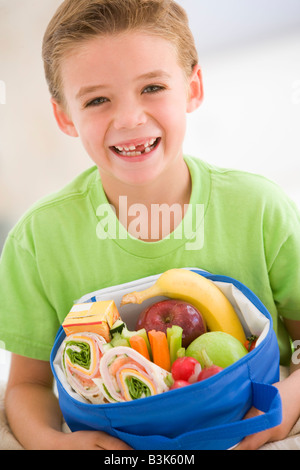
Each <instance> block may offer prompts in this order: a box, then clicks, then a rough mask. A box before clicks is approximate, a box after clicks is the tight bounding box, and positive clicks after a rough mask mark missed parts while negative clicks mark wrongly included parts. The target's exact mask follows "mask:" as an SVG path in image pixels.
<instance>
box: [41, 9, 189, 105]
mask: <svg viewBox="0 0 300 470" xmlns="http://www.w3.org/2000/svg"><path fill="white" fill-rule="evenodd" d="M127 31H142V32H145V33H149V34H153V35H157V36H159V37H161V38H163V39H166V40H169V41H170V42H171V43H172V44H173V45H174V46H175V47H176V50H177V51H178V60H179V65H180V66H181V67H182V68H183V70H184V72H185V73H186V75H187V76H190V75H191V73H192V70H193V68H194V66H195V65H196V64H197V63H198V54H197V50H196V46H195V42H194V38H193V35H192V33H191V30H190V28H189V22H188V17H187V14H186V12H185V10H184V9H183V8H182V7H181V6H180V5H178V4H177V3H176V2H175V1H173V0H65V1H64V2H63V3H62V4H61V5H60V7H59V8H58V9H57V11H56V13H55V15H54V16H53V18H52V20H51V21H50V23H49V25H48V27H47V29H46V32H45V35H44V40H43V48H42V55H43V60H44V68H45V76H46V80H47V83H48V87H49V91H50V94H51V95H52V97H53V98H55V99H56V100H57V101H58V102H63V90H62V80H61V74H60V64H61V61H62V59H63V57H64V56H65V54H66V53H68V52H70V51H72V50H73V49H74V48H75V47H76V45H79V44H80V43H82V42H84V41H87V40H89V39H91V38H93V37H95V36H99V35H108V34H117V33H120V32H127ZM154 52H155V51H154ZM157 52H158V51H156V53H157Z"/></svg>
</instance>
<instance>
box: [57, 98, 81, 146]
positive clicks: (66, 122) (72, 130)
mask: <svg viewBox="0 0 300 470" xmlns="http://www.w3.org/2000/svg"><path fill="white" fill-rule="evenodd" d="M51 104H52V108H53V113H54V117H55V119H56V122H57V124H58V127H59V128H60V129H61V130H62V131H63V132H64V133H65V134H67V135H69V136H71V137H78V132H77V130H76V127H75V125H74V123H73V121H72V119H71V118H70V116H69V114H68V113H67V111H66V110H65V109H64V107H63V105H62V104H60V103H58V102H57V101H56V100H55V99H54V98H51Z"/></svg>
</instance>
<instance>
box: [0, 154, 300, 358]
mask: <svg viewBox="0 0 300 470" xmlns="http://www.w3.org/2000/svg"><path fill="white" fill-rule="evenodd" d="M185 159H186V162H187V164H188V167H189V170H190V173H191V178H192V194H191V200H190V205H189V209H188V211H187V212H186V215H185V216H184V218H183V221H182V223H181V224H180V225H178V226H177V228H176V229H175V230H174V232H173V233H171V235H170V236H168V237H166V238H164V239H163V240H160V241H156V242H151V243H149V242H143V241H141V240H139V239H137V238H135V237H132V236H130V235H129V234H128V233H127V232H126V231H125V229H124V227H123V225H122V224H120V223H119V221H118V220H117V218H116V216H115V213H114V211H113V209H112V208H111V207H110V206H109V204H108V201H107V199H106V196H105V193H104V190H103V188H102V185H101V180H100V175H99V172H98V169H97V168H96V167H93V168H90V169H89V170H87V171H85V172H84V173H82V174H81V175H80V176H79V177H77V178H76V179H75V180H74V181H73V182H72V183H70V184H69V185H68V186H66V187H65V188H64V189H62V190H61V191H59V192H57V193H56V194H54V195H51V196H49V197H47V198H44V199H43V200H41V201H39V202H38V203H37V204H35V205H34V206H33V207H32V208H31V209H30V210H29V211H28V212H27V213H26V214H25V215H24V217H22V219H21V220H20V221H19V222H18V223H17V224H16V226H15V227H14V229H13V230H12V231H11V232H10V233H9V235H8V238H7V240H6V243H5V246H4V248H3V252H2V256H1V260H0V299H1V301H0V340H1V341H2V342H4V344H5V347H6V348H7V349H8V350H10V351H12V352H15V353H17V354H20V355H23V356H28V357H32V358H36V359H41V360H49V355H50V351H51V348H52V346H53V342H54V338H55V335H56V333H57V330H58V328H59V326H60V324H61V323H62V321H63V319H64V318H65V316H66V315H67V313H68V312H69V310H70V308H71V307H72V305H73V303H74V301H76V300H77V299H79V298H80V297H82V296H83V295H85V294H87V293H89V292H93V291H95V290H98V289H101V288H104V287H108V286H113V285H118V284H121V283H125V282H128V281H132V280H135V279H139V278H142V277H146V276H149V275H153V274H158V273H162V272H164V271H166V270H167V269H170V268H173V267H192V266H193V267H198V268H201V269H204V270H206V271H209V272H211V273H214V274H223V275H227V276H231V277H233V278H235V279H237V280H239V281H240V282H242V283H244V284H245V285H246V286H247V287H249V288H250V289H251V290H252V291H253V292H254V293H255V294H256V295H257V296H258V297H259V298H260V300H261V301H262V302H263V303H264V305H265V306H266V307H267V309H268V310H269V312H270V313H271V315H272V317H273V320H274V329H275V331H276V333H277V335H278V340H279V345H280V349H281V354H282V358H285V359H286V357H287V355H289V354H290V344H289V339H288V337H287V334H286V332H285V330H284V329H283V328H282V322H281V321H280V316H282V317H286V318H289V319H296V320H300V289H299V287H300V237H299V233H300V216H299V213H298V211H297V208H296V207H295V205H294V204H293V203H292V202H291V201H290V200H289V199H288V198H287V196H286V195H285V194H284V193H283V191H282V190H281V189H280V188H279V187H278V186H277V185H276V184H274V183H273V182H270V181H268V180H267V179H265V178H264V177H262V176H257V175H253V174H249V173H245V172H242V171H236V170H228V169H222V168H216V167H214V166H211V165H208V164H207V163H204V162H203V161H201V160H199V159H196V158H192V157H185ZM122 204H126V200H125V199H124V201H122ZM136 230H137V231H138V220H136Z"/></svg>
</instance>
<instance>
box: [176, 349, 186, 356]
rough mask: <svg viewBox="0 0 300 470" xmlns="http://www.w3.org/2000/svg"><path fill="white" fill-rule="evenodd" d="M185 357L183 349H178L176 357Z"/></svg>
mask: <svg viewBox="0 0 300 470" xmlns="http://www.w3.org/2000/svg"><path fill="white" fill-rule="evenodd" d="M184 356H185V348H179V349H178V351H177V357H184Z"/></svg>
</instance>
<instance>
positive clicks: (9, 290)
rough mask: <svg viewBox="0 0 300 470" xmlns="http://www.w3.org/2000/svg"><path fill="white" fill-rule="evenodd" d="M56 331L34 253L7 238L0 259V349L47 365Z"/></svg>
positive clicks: (53, 313)
mask: <svg viewBox="0 0 300 470" xmlns="http://www.w3.org/2000/svg"><path fill="white" fill-rule="evenodd" d="M58 328H59V321H58V318H57V315H56V312H55V310H54V309H53V307H52V306H51V303H50V302H49V300H48V299H47V296H46V294H45V290H44V287H43V285H42V280H41V277H40V275H39V270H38V263H37V261H36V259H35V253H34V250H29V249H27V248H26V247H24V246H23V245H22V243H20V242H19V241H18V240H17V239H15V238H14V237H13V236H12V235H10V236H9V237H8V238H7V241H6V243H5V245H4V248H3V251H2V255H1V258H0V340H1V342H2V343H1V345H2V346H4V347H5V349H7V350H8V351H11V352H13V353H16V354H19V355H21V356H26V357H31V358H34V359H39V360H44V361H49V359H50V352H51V348H52V346H53V341H54V338H55V335H56V333H57V331H58Z"/></svg>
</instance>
